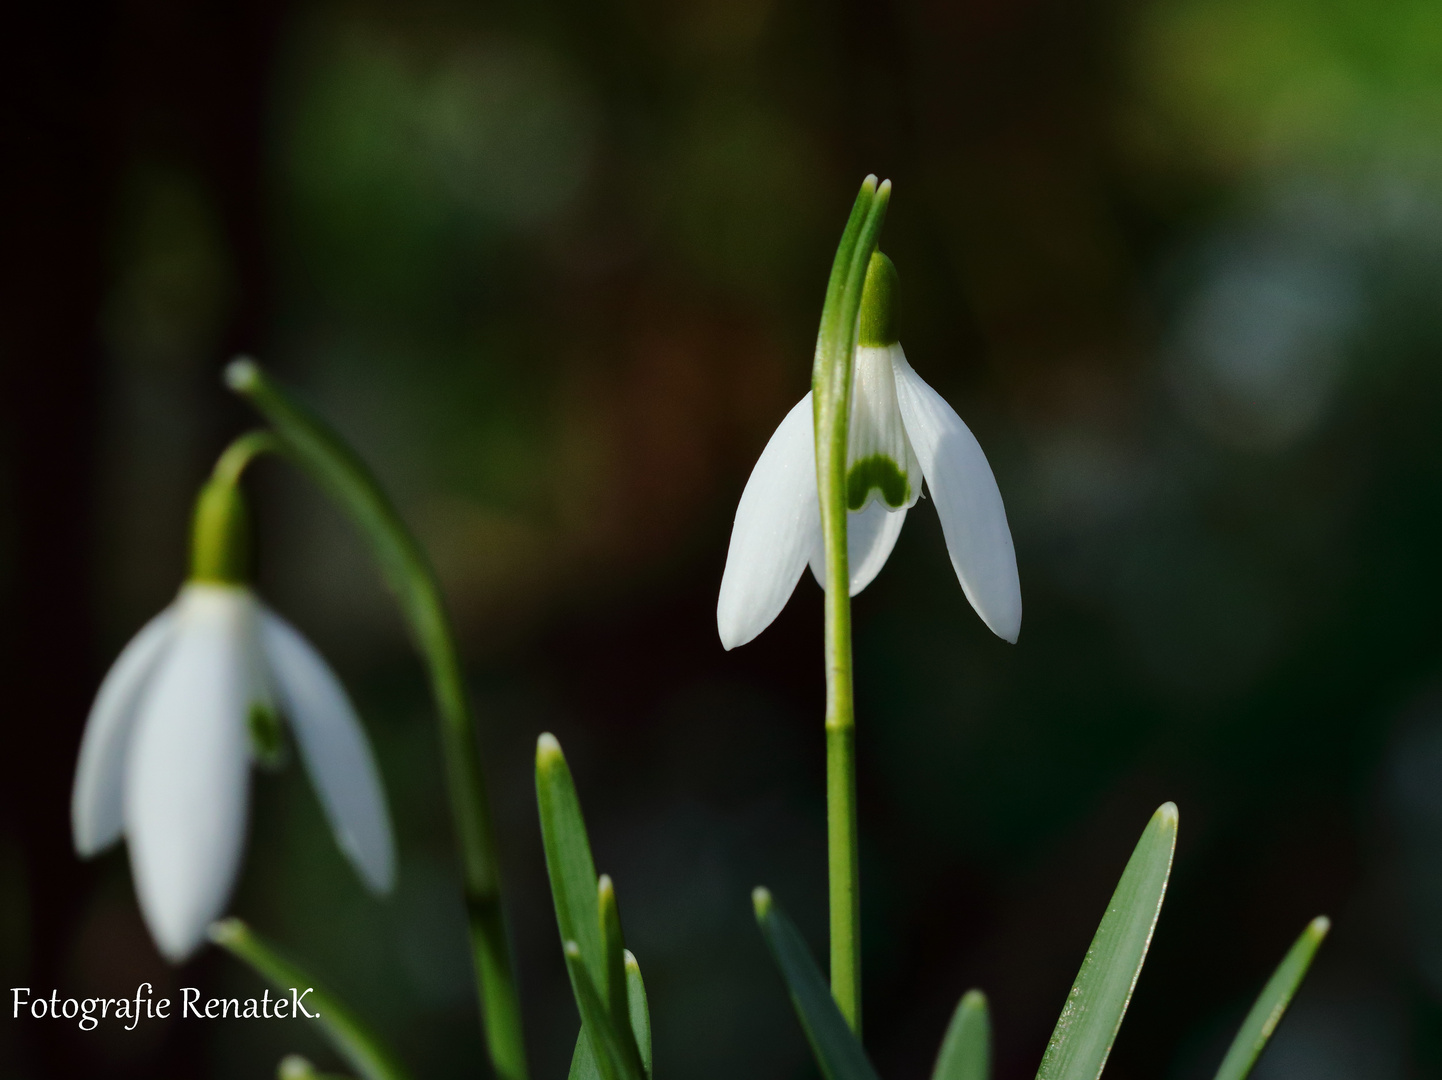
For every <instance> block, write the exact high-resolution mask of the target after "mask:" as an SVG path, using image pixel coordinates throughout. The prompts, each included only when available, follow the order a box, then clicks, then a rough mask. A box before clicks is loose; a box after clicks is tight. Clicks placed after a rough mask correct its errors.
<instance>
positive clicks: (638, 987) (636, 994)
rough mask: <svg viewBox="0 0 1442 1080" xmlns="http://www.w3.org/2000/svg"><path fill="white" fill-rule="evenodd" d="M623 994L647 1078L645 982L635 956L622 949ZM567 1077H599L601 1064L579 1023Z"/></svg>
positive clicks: (648, 1042)
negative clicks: (623, 951)
mask: <svg viewBox="0 0 1442 1080" xmlns="http://www.w3.org/2000/svg"><path fill="white" fill-rule="evenodd" d="M626 997H627V1001H628V1004H629V1006H630V1026H631V1034H632V1035H633V1036H634V1037H635V1039H636V1045H637V1047H638V1049H639V1050H640V1054H641V1067H642V1068H643V1069H645V1070H646V1080H651V1013H650V1010H649V1009H648V1008H647V1006H646V986H645V984H644V983H643V982H642V981H641V966H640V965H639V964H637V963H636V958H635V957H634V956H632V955H631V952H630V950H629V949H628V950H627V951H626ZM568 1077H569V1080H603V1078H602V1076H601V1067H600V1066H599V1065H597V1064H596V1055H595V1053H594V1052H593V1051H592V1050H591V1041H590V1040H589V1039H588V1038H586V1029H585V1027H584V1026H583V1027H582V1028H581V1031H580V1033H579V1034H578V1035H577V1036H576V1049H575V1052H574V1053H573V1054H572V1055H571V1071H570V1073H569V1074H568Z"/></svg>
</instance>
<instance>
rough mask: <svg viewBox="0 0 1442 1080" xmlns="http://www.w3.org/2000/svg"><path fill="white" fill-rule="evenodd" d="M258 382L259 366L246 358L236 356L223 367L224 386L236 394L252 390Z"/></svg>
mask: <svg viewBox="0 0 1442 1080" xmlns="http://www.w3.org/2000/svg"><path fill="white" fill-rule="evenodd" d="M259 382H260V365H259V364H257V363H256V362H255V361H254V360H252V359H251V358H250V357H248V356H237V357H236V358H235V359H234V360H232V361H231V362H230V363H228V364H226V365H225V385H226V386H228V387H230V388H231V389H232V390H234V391H235V392H236V393H237V394H244V393H247V392H248V391H251V390H254V389H255V387H256V385H257V384H258V383H259Z"/></svg>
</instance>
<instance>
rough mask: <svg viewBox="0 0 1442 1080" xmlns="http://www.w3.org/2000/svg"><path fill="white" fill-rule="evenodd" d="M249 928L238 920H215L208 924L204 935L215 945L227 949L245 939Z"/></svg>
mask: <svg viewBox="0 0 1442 1080" xmlns="http://www.w3.org/2000/svg"><path fill="white" fill-rule="evenodd" d="M249 931H250V927H248V926H246V925H245V923H243V922H241V920H239V919H235V918H230V919H217V920H216V921H215V922H213V923H211V924H210V927H209V929H208V930H207V931H206V933H207V934H208V935H209V937H210V940H211V941H213V942H215V944H217V945H220V946H224V947H227V948H228V947H229V946H231V945H234V944H236V943H237V942H240V941H242V940H244V939H245V937H246V935H247V934H248V933H249Z"/></svg>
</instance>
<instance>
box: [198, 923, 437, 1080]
mask: <svg viewBox="0 0 1442 1080" xmlns="http://www.w3.org/2000/svg"><path fill="white" fill-rule="evenodd" d="M210 940H211V941H213V942H215V943H216V944H217V945H219V946H220V947H221V948H223V949H225V950H226V951H227V952H229V953H230V954H231V955H232V956H234V957H236V958H237V959H240V960H243V961H245V963H247V964H249V965H250V966H251V967H252V968H253V969H254V970H255V971H256V972H257V973H258V974H259V975H260V976H261V977H262V978H264V979H265V980H266V981H267V982H269V983H270V984H271V986H273V987H275V988H276V989H277V990H280V991H283V992H285V993H287V994H288V993H290V992H291V990H292V988H294V989H296V990H300V991H301V992H304V991H303V990H302V989H301V988H307V989H309V990H310V994H309V995H308V996H307V997H306V999H305V1001H304V1003H303V1005H304V1008H305V1010H306V1012H308V1013H312V1014H314V1015H313V1020H314V1023H315V1025H316V1027H318V1028H320V1030H321V1032H322V1033H323V1034H324V1035H325V1037H326V1040H327V1041H328V1042H329V1043H330V1044H331V1046H332V1047H334V1048H335V1051H336V1053H338V1054H340V1056H341V1057H343V1058H345V1060H346V1062H347V1063H348V1064H349V1065H350V1067H351V1068H352V1069H354V1070H355V1071H356V1072H357V1073H359V1074H360V1075H361V1077H362V1078H363V1080H408V1077H409V1075H410V1074H409V1073H407V1072H406V1070H405V1069H404V1068H403V1067H402V1066H401V1064H400V1063H399V1062H398V1061H397V1060H396V1059H395V1056H394V1055H392V1054H391V1052H390V1051H389V1050H387V1049H386V1047H385V1046H384V1045H383V1044H382V1043H381V1041H380V1039H379V1038H378V1037H377V1036H376V1034H375V1033H374V1032H372V1031H371V1030H370V1029H369V1028H367V1027H366V1026H365V1024H364V1023H362V1022H361V1020H360V1018H359V1017H358V1016H356V1014H355V1013H353V1012H351V1011H350V1009H348V1008H347V1007H346V1006H345V1005H343V1004H341V1001H340V999H339V998H337V997H336V996H335V995H334V994H332V993H330V992H329V991H327V990H324V989H322V988H321V987H319V986H317V985H316V982H315V979H313V978H311V976H309V975H308V974H306V972H305V970H304V969H303V968H301V967H300V966H299V965H297V964H295V963H294V962H292V961H291V960H288V959H286V958H285V957H283V956H281V955H280V953H278V952H276V950H275V948H274V946H272V945H271V944H270V943H269V942H266V941H264V940H263V939H261V938H260V937H259V936H258V935H257V934H256V933H255V931H253V930H251V928H250V927H249V926H247V925H246V924H245V923H243V922H241V921H240V920H239V919H222V920H221V921H220V922H216V923H211V924H210Z"/></svg>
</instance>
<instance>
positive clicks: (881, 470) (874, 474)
mask: <svg viewBox="0 0 1442 1080" xmlns="http://www.w3.org/2000/svg"><path fill="white" fill-rule="evenodd" d="M873 488H875V489H876V490H877V491H879V492H881V497H882V499H883V500H885V502H886V505H887V506H889V507H891V508H892V509H893V510H895V509H898V508H900V507H903V506H905V505H907V503H909V502H911V483H910V482H909V481H908V480H907V479H906V474H905V473H903V472H902V471H901V467H900V466H899V465H897V464H896V462H894V461H892V460H891V458H890V457H888V456H887V455H886V454H872V455H871V456H870V457H866V458H862V459H861V460H860V461H857V462H854V463H853V464H852V466H851V468H850V469H848V470H847V471H846V508H847V509H848V510H860V509H861V508H862V507H863V506H865V505H866V498H867V496H868V495H870V494H871V490H872V489H873Z"/></svg>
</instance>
